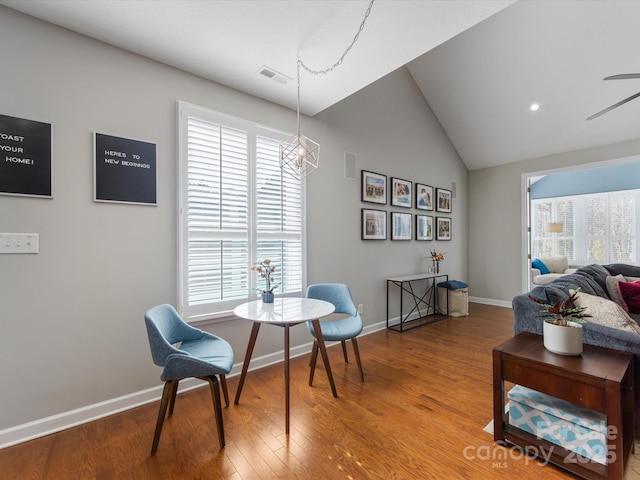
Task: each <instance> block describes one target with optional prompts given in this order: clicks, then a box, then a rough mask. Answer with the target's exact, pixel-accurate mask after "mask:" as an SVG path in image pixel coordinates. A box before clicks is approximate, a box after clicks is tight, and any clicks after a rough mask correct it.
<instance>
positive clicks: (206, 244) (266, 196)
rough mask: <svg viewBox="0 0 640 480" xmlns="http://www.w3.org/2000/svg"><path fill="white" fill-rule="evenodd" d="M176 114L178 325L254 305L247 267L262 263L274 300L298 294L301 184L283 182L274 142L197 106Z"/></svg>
mask: <svg viewBox="0 0 640 480" xmlns="http://www.w3.org/2000/svg"><path fill="white" fill-rule="evenodd" d="M181 108H184V107H181ZM182 111H185V112H187V114H186V115H185V114H181V116H180V122H181V123H180V125H181V128H183V130H182V131H183V132H184V133H183V136H181V137H180V138H181V142H182V143H181V148H180V152H181V156H180V162H181V163H183V164H184V167H183V168H184V169H183V168H181V170H180V171H181V172H184V173H181V175H182V177H181V178H182V183H181V187H180V188H181V207H182V210H183V212H184V213H183V215H182V216H181V218H182V222H183V229H184V230H183V232H184V233H183V236H182V237H181V245H182V248H183V249H184V257H183V262H182V265H183V268H182V269H181V282H180V283H181V285H183V288H182V290H181V304H182V305H184V307H183V309H184V310H185V312H186V314H187V315H186V318H191V319H196V318H198V319H200V318H206V317H207V316H211V315H215V314H216V312H223V311H228V309H229V308H233V306H234V305H237V304H239V303H241V302H242V301H244V300H247V299H253V298H255V292H254V291H253V288H252V287H254V286H256V282H257V280H258V279H256V278H255V275H253V274H251V273H250V271H249V268H248V267H249V265H250V264H251V263H254V262H255V261H260V260H262V259H264V258H270V259H271V260H272V261H273V264H274V265H276V266H277V269H278V270H277V273H278V278H279V280H278V283H279V284H280V285H279V289H278V291H277V293H283V292H284V293H286V292H300V291H301V290H302V286H303V279H304V274H303V272H304V265H303V250H304V245H303V243H302V242H303V237H302V232H303V229H302V225H303V224H302V221H303V212H302V208H303V205H304V202H303V198H302V195H303V189H302V182H300V181H296V180H295V179H293V178H290V177H286V178H283V175H282V171H281V170H280V165H279V144H280V140H279V139H275V138H271V137H270V135H271V133H272V132H269V131H267V130H266V129H263V128H259V127H256V126H255V125H251V124H249V122H246V121H242V120H239V119H232V118H231V117H226V116H224V115H222V114H217V113H215V112H211V111H207V110H205V109H201V108H199V107H194V106H188V107H186V109H185V110H181V112H182ZM258 131H260V132H268V133H267V135H262V134H258V133H257V132H258ZM252 149H253V151H252ZM250 202H251V203H250ZM250 239H251V242H253V243H251V242H250ZM256 259H259V260H256Z"/></svg>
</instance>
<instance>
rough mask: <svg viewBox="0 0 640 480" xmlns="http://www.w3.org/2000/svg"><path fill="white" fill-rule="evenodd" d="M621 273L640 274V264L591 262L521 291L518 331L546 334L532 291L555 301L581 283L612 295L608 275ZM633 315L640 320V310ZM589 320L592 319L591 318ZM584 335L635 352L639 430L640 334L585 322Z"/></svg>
mask: <svg viewBox="0 0 640 480" xmlns="http://www.w3.org/2000/svg"><path fill="white" fill-rule="evenodd" d="M618 274H622V275H624V276H625V277H640V266H636V265H628V264H622V263H616V264H610V265H596V264H594V265H587V266H585V267H581V268H579V269H578V270H577V271H576V272H575V273H571V274H568V275H563V276H562V277H560V278H558V279H556V280H554V281H553V282H551V283H549V284H547V285H541V286H538V287H535V288H534V289H533V290H531V291H530V292H527V293H524V294H522V295H517V296H516V297H514V299H513V312H514V316H515V325H514V332H515V334H516V335H517V334H518V333H520V332H533V333H537V334H540V335H542V322H543V320H544V319H543V318H541V317H540V314H541V307H540V305H538V304H536V303H535V302H533V301H532V300H531V299H530V298H529V295H531V296H532V297H534V298H537V299H539V300H542V301H543V302H544V303H550V304H555V303H556V302H557V301H558V300H559V299H566V298H568V297H569V289H574V290H575V289H576V288H577V287H580V291H581V292H584V293H588V294H591V295H597V296H600V297H604V298H608V299H610V297H609V294H608V293H607V286H606V278H607V277H608V276H615V275H618ZM587 313H588V312H587ZM629 315H630V316H631V317H632V318H633V319H634V320H636V321H637V322H639V323H640V314H629ZM587 320H589V319H588V318H587ZM583 335H584V343H586V344H590V345H598V346H601V347H608V348H612V349H615V350H624V351H627V352H632V353H633V354H634V355H633V356H634V380H635V382H634V383H635V385H634V387H635V399H636V402H635V403H636V429H637V430H638V427H640V335H639V334H636V333H631V332H627V331H624V330H618V329H615V328H610V327H605V326H603V325H597V324H595V323H585V324H584V325H583Z"/></svg>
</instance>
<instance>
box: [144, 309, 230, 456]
mask: <svg viewBox="0 0 640 480" xmlns="http://www.w3.org/2000/svg"><path fill="white" fill-rule="evenodd" d="M144 320H145V324H146V326H147V335H148V336H149V345H150V346H151V356H152V357H153V363H155V364H156V365H158V366H160V367H164V369H163V370H162V374H161V375H160V379H161V380H162V381H163V382H165V384H164V390H163V391H162V400H161V401H160V410H159V412H158V421H157V423H156V431H155V434H154V437H153V445H152V446H151V455H155V453H156V451H157V450H158V442H159V441H160V434H161V433H162V425H163V423H164V419H165V416H166V414H167V407H168V408H169V416H171V415H172V414H173V407H174V405H175V402H176V392H177V391H178V382H180V380H182V379H183V378H189V377H195V378H199V379H201V380H205V381H207V382H208V383H209V386H210V388H211V396H212V397H213V407H214V410H215V415H216V423H217V425H218V440H219V441H220V448H223V447H224V426H223V424H222V405H221V402H220V389H219V386H218V378H217V376H219V377H220V383H221V384H222V392H223V394H224V400H225V404H226V405H227V406H229V392H228V391H227V381H226V377H225V374H227V373H229V372H230V371H231V367H232V366H233V349H232V348H231V345H229V343H227V342H226V341H225V340H223V339H222V338H220V337H217V336H215V335H212V334H210V333H207V332H203V331H202V330H199V329H197V328H194V327H192V326H191V325H188V324H187V323H186V322H185V321H184V320H182V318H181V317H180V315H179V314H178V312H176V310H175V309H174V308H173V307H172V306H171V305H166V304H165V305H158V306H156V307H153V308H150V309H149V310H147V312H146V313H145V315H144Z"/></svg>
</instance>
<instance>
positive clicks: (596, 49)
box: [0, 0, 640, 170]
mask: <svg viewBox="0 0 640 480" xmlns="http://www.w3.org/2000/svg"><path fill="white" fill-rule="evenodd" d="M0 4H2V5H5V6H8V7H10V8H14V9H16V10H19V11H22V12H24V13H27V14H29V15H32V16H34V17H37V18H40V19H43V20H45V21H48V22H51V23H54V24H56V25H60V26H62V27H65V28H68V29H70V30H73V31H76V32H78V33H81V34H84V35H87V36H90V37H93V38H96V39H98V40H101V41H104V42H106V43H109V44H112V45H115V46H117V47H120V48H123V49H126V50H129V51H132V52H134V53H137V54H140V55H143V56H145V57H148V58H152V59H154V60H157V61H160V62H163V63H166V64H168V65H172V66H175V67H177V68H180V69H182V70H185V71H188V72H191V73H194V74H197V75H200V76H202V77H205V78H209V79H211V80H214V81H216V82H219V83H221V84H225V85H229V86H231V87H233V88H236V89H238V90H241V91H244V92H247V93H249V94H252V95H255V96H258V97H261V98H265V99H267V100H270V101H272V102H274V103H277V104H280V105H284V106H287V107H289V108H292V109H295V104H296V84H297V82H296V62H297V57H298V55H299V56H300V58H301V59H302V60H303V61H304V62H305V64H307V65H309V66H310V67H311V68H313V69H317V70H321V69H325V68H327V67H329V66H331V65H332V64H333V63H335V61H336V60H337V59H338V58H339V57H340V56H341V55H342V53H343V52H344V51H345V49H346V48H347V47H348V46H349V44H350V43H351V42H352V40H353V38H354V35H355V34H356V33H357V31H358V28H359V27H360V24H361V22H362V20H363V18H364V15H365V12H366V11H367V7H368V6H369V4H370V2H369V0H297V1H296V0H267V1H261V0H243V1H238V0H231V1H227V0H183V1H179V0H164V1H162V0H128V1H116V0H92V1H77V0H0ZM639 24H640V2H639V1H606V0H602V1H599V0H588V1H531V0H520V1H518V2H514V1H513V0H469V1H464V0H459V1H448V0H441V1H437V0H428V1H419V0H376V1H375V2H374V4H373V7H372V8H371V13H370V15H369V17H368V18H367V20H366V24H365V28H364V31H363V32H362V33H361V34H360V36H359V39H358V41H357V43H356V45H355V46H354V47H353V49H352V50H351V51H350V52H349V54H348V55H347V57H346V59H345V61H344V63H343V64H342V65H341V66H339V67H338V68H336V69H335V70H334V71H333V72H331V73H330V74H327V75H310V74H308V73H307V72H305V71H303V72H302V93H301V95H302V96H301V110H302V111H303V113H305V114H307V115H315V114H316V113H318V112H320V111H322V110H324V109H326V108H328V107H329V106H331V105H333V104H335V103H337V102H339V101H340V100H342V99H344V98H346V97H347V96H349V95H351V94H352V93H354V92H356V91H358V90H360V89H361V88H364V87H365V86H367V85H369V84H370V83H373V82H375V81H376V80H378V79H379V78H381V77H382V76H384V75H386V74H388V73H390V72H392V71H393V70H395V69H397V68H400V67H402V66H404V65H406V66H407V68H408V70H409V72H410V73H411V74H412V76H413V77H414V78H415V80H416V83H417V85H418V86H419V88H420V90H421V91H422V93H423V95H424V97H425V99H426V100H427V102H428V103H429V105H430V106H431V108H432V109H433V111H434V113H435V114H436V116H437V117H438V119H439V121H440V123H441V124H442V126H443V127H444V129H445V131H446V132H447V134H448V135H449V138H450V139H451V141H452V143H453V144H454V147H455V148H456V150H457V151H458V153H459V154H460V156H461V158H462V160H463V161H464V162H465V164H466V165H467V167H468V168H469V169H470V170H474V169H479V168H484V167H489V166H494V165H502V164H505V163H509V162H514V161H519V160H524V159H529V158H535V157H539V156H544V155H550V154H555V153H560V152H565V151H571V150H578V149H582V148H589V147H593V146H598V145H605V144H610V143H616V142H620V141H624V140H631V139H635V138H638V137H640V134H639V133H638V132H639V129H638V127H640V98H638V99H636V100H632V101H630V102H629V103H627V104H625V105H623V106H621V107H619V108H617V109H615V110H613V111H611V112H609V113H607V114H605V115H603V116H601V117H599V118H597V119H594V120H590V121H587V120H586V119H587V117H588V116H590V115H592V114H594V113H596V112H598V111H600V110H602V109H604V108H605V107H607V106H609V105H611V104H614V103H616V102H618V101H620V100H622V99H624V98H627V97H628V96H630V95H632V94H634V93H635V92H640V79H627V80H613V81H604V80H603V78H604V77H606V76H609V75H614V74H619V73H637V72H639V71H640V58H639V55H638V45H640V28H638V25H639ZM265 66H266V67H268V68H269V69H272V70H273V71H275V72H277V73H278V74H280V75H281V76H282V77H283V78H284V79H285V80H286V83H281V82H278V81H274V80H273V79H269V78H267V77H265V76H264V75H261V74H260V73H259V72H260V71H261V70H262V69H263V67H265ZM531 103H538V104H539V105H540V108H539V110H538V111H536V112H532V111H530V110H529V106H530V104H531Z"/></svg>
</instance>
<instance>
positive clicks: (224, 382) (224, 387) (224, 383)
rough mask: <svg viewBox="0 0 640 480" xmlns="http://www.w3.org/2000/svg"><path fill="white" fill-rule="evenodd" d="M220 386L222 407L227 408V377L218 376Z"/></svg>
mask: <svg viewBox="0 0 640 480" xmlns="http://www.w3.org/2000/svg"><path fill="white" fill-rule="evenodd" d="M220 385H222V394H223V395H224V405H225V407H228V406H229V390H227V377H226V376H225V375H223V374H220Z"/></svg>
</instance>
